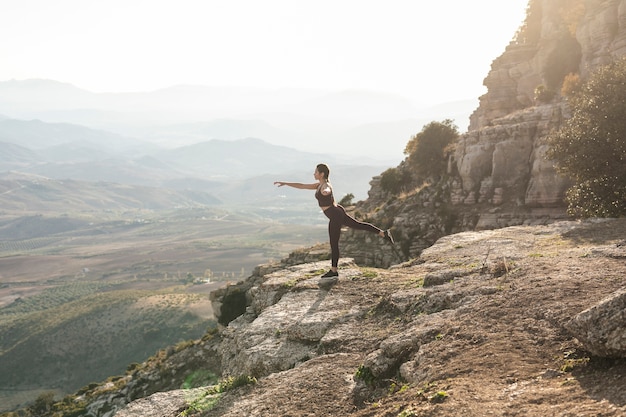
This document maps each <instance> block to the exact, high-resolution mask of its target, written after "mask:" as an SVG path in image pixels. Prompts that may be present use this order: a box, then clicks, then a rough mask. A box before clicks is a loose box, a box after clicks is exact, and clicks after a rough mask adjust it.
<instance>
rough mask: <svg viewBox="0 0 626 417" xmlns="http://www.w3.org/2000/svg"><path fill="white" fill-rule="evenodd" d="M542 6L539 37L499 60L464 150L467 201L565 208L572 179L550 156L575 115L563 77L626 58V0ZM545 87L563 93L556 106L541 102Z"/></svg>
mask: <svg viewBox="0 0 626 417" xmlns="http://www.w3.org/2000/svg"><path fill="white" fill-rule="evenodd" d="M539 3H540V7H538V9H539V10H540V13H541V26H540V34H539V36H535V37H534V38H536V40H532V39H530V40H529V39H525V38H524V37H521V38H520V37H518V39H516V40H515V41H513V42H511V43H510V44H509V46H508V47H507V48H506V50H505V52H504V53H503V54H502V55H501V56H500V57H498V58H497V59H496V60H494V61H493V63H492V66H491V70H490V72H489V74H488V75H487V77H486V78H485V80H484V85H485V86H486V87H487V89H488V91H487V93H486V94H485V95H483V96H482V97H480V105H479V107H478V109H476V111H475V112H474V113H473V114H472V116H471V118H470V127H469V130H468V132H467V133H466V134H464V135H463V136H462V137H461V140H460V144H459V146H458V148H457V150H456V153H455V156H454V158H455V162H456V168H457V171H458V175H459V176H460V182H461V184H462V196H461V198H459V199H458V200H461V201H462V202H463V203H464V204H475V203H480V202H483V201H489V202H491V203H492V204H496V205H498V204H501V203H503V202H507V201H509V202H514V203H516V204H518V205H526V206H528V207H546V206H558V205H561V206H563V197H564V192H565V190H566V189H567V188H568V185H569V184H568V181H567V180H566V179H564V178H561V177H559V176H558V175H557V174H556V172H555V170H554V168H553V164H552V162H551V161H549V160H548V159H547V158H546V156H545V155H546V145H545V137H546V135H547V134H548V133H550V131H551V130H552V129H554V128H558V127H559V126H560V125H561V124H562V123H563V121H564V120H565V118H566V117H567V114H566V112H567V109H566V106H565V105H564V103H563V101H562V98H561V97H560V94H559V92H560V88H561V82H562V79H563V77H564V76H565V75H567V73H570V72H578V73H580V75H581V77H582V78H583V79H585V78H586V77H588V76H589V74H590V73H591V72H592V71H593V70H595V69H596V68H598V66H601V65H605V64H607V63H609V62H611V61H613V60H614V59H616V58H619V57H622V56H624V55H626V0H613V1H601V0H586V1H584V2H580V4H578V5H576V4H572V5H571V7H572V9H571V10H570V11H569V12H570V16H569V17H564V13H563V12H562V10H561V9H560V8H561V6H560V5H559V4H557V2H554V1H552V0H543V1H541V2H539ZM534 38H533V39H534ZM539 86H543V87H546V88H547V89H549V90H551V91H552V92H553V93H554V94H555V98H554V99H553V100H552V102H551V103H544V104H542V103H537V102H536V100H535V98H534V96H535V89H536V88H537V87H539ZM461 201H457V202H461Z"/></svg>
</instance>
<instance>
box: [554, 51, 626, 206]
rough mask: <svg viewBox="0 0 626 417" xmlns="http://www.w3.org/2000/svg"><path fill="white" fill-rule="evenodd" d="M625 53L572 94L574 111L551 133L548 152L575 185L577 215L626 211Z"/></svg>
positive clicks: (572, 201) (570, 194)
mask: <svg viewBox="0 0 626 417" xmlns="http://www.w3.org/2000/svg"><path fill="white" fill-rule="evenodd" d="M624 97H626V59H621V60H619V61H616V62H614V63H613V64H610V65H607V66H605V67H602V68H600V69H599V70H598V71H596V72H595V73H594V74H592V75H591V76H590V77H589V79H588V80H587V82H585V83H584V84H583V85H582V87H581V88H580V89H579V90H578V91H576V92H574V93H573V94H572V95H571V96H568V103H569V105H570V107H571V112H572V117H571V118H569V119H568V120H567V121H566V122H565V123H564V124H563V126H562V127H561V128H560V129H559V130H558V131H556V132H554V133H553V134H551V135H550V136H549V137H548V141H549V144H550V149H549V152H548V156H549V157H550V158H551V159H553V160H554V161H555V163H556V168H557V170H558V171H559V172H560V173H562V174H565V175H566V176H568V177H570V178H572V179H573V181H574V185H573V186H572V187H571V188H570V189H569V190H568V191H567V193H566V200H567V203H568V212H569V213H570V214H571V215H573V216H576V217H583V218H586V217H621V216H624V215H625V214H626V169H624V164H625V163H626V100H624Z"/></svg>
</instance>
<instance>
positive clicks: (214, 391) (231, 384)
mask: <svg viewBox="0 0 626 417" xmlns="http://www.w3.org/2000/svg"><path fill="white" fill-rule="evenodd" d="M256 383H257V380H256V378H254V377H251V376H248V375H243V376H239V377H228V378H226V379H223V380H222V381H220V383H219V384H217V385H215V386H212V387H210V388H209V389H207V390H206V391H205V392H203V393H200V394H195V395H194V396H193V398H192V399H191V401H189V406H188V407H187V408H186V409H185V410H183V411H182V412H181V413H180V416H181V417H186V416H189V415H192V414H194V413H199V412H202V411H207V410H210V409H212V408H213V407H214V406H215V405H216V404H217V402H218V401H219V399H220V397H221V395H222V394H223V393H225V392H228V391H232V390H234V389H237V388H239V387H243V386H246V385H251V384H252V385H253V384H256Z"/></svg>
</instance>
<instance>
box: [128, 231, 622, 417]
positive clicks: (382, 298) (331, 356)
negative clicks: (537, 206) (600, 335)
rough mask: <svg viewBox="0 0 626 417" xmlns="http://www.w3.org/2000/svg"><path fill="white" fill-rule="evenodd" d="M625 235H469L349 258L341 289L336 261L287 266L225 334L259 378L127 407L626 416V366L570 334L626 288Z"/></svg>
mask: <svg viewBox="0 0 626 417" xmlns="http://www.w3.org/2000/svg"><path fill="white" fill-rule="evenodd" d="M625 237H626V219H624V220H610V221H595V222H585V223H580V222H561V223H555V224H553V225H548V226H532V227H523V226H519V227H509V228H504V229H499V230H493V231H482V232H466V233H460V234H456V235H451V236H447V237H445V238H443V239H441V240H439V241H438V242H437V244H435V245H434V246H432V247H431V248H429V249H427V250H426V251H425V252H424V253H423V254H422V256H421V257H420V259H419V260H416V261H414V262H411V263H407V264H405V265H399V266H396V267H393V268H390V269H388V270H382V269H371V268H360V267H358V266H356V265H354V264H353V263H350V262H349V261H347V260H344V264H343V267H342V268H341V271H340V272H341V276H340V279H339V281H338V282H337V283H336V284H335V285H334V286H332V287H331V288H329V289H320V288H319V287H318V285H317V284H318V281H319V279H318V278H317V276H318V275H317V273H319V270H320V269H321V268H324V267H327V265H326V264H327V263H325V262H319V263H311V264H306V265H301V266H297V267H293V268H291V269H289V270H287V271H282V272H280V271H279V272H275V273H273V274H270V275H268V276H266V277H265V281H264V283H263V284H262V285H261V286H260V288H257V289H256V292H255V303H253V304H252V306H251V307H250V308H249V312H248V314H246V315H245V316H246V317H241V318H239V319H237V320H236V321H235V322H233V323H231V325H230V326H229V327H228V328H227V329H225V330H224V332H223V336H222V337H223V341H222V348H221V349H222V352H221V354H222V361H223V362H224V366H225V370H226V371H227V372H228V371H229V370H230V372H231V373H232V374H245V373H248V374H254V373H256V374H257V375H258V378H257V382H256V383H255V384H248V385H245V386H243V387H240V388H237V389H233V390H230V391H228V392H226V393H225V394H222V396H221V398H220V399H219V401H217V403H216V404H214V405H213V406H212V408H210V407H208V406H206V405H205V406H202V405H201V404H202V401H201V399H203V400H206V399H207V398H209V397H206V396H204V395H205V394H203V393H204V392H206V391H203V390H202V389H201V390H199V391H194V392H193V395H192V393H191V392H189V393H188V395H186V396H185V395H184V392H177V393H171V395H169V396H168V395H163V394H161V397H158V396H153V397H150V398H147V399H143V400H139V401H137V402H135V403H132V404H130V405H129V406H128V407H127V408H126V409H124V410H121V411H119V412H118V413H117V414H116V416H118V417H129V416H140V415H141V416H176V415H180V413H181V412H182V413H183V414H184V415H201V416H204V417H212V416H294V417H295V416H348V415H349V416H355V417H356V416H359V417H365V416H372V417H373V416H390V417H391V416H393V417H395V416H401V417H409V416H467V417H472V416H520V417H521V416H524V417H546V416H572V417H573V416H576V417H583V416H604V417H609V416H615V417H617V416H626V359H624V358H613V359H609V358H600V357H596V356H593V355H591V354H590V353H589V352H588V351H587V350H586V349H585V347H584V346H583V345H582V344H581V342H579V341H578V340H577V339H576V338H574V337H573V336H572V335H571V334H570V333H569V332H568V331H567V330H566V328H565V324H566V323H568V322H569V321H570V320H571V319H572V318H573V317H574V316H576V315H577V314H578V313H580V312H581V311H583V310H585V309H587V308H589V307H592V306H594V305H596V304H598V303H599V302H600V301H602V300H603V299H605V298H606V297H608V296H610V295H612V294H614V293H615V292H616V291H618V290H619V289H621V288H624V287H625V284H626V262H625V260H626V240H625ZM279 288H282V289H283V291H282V292H281V291H278V289H279ZM270 299H271V300H273V301H272V302H269V301H268V300H270ZM228 352H230V356H229V353H228ZM228 358H230V359H228ZM229 361H230V362H229ZM190 395H192V396H193V398H190ZM203 396H204V397H203ZM177 398H178V399H177ZM205 404H206V403H205Z"/></svg>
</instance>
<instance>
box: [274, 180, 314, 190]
mask: <svg viewBox="0 0 626 417" xmlns="http://www.w3.org/2000/svg"><path fill="white" fill-rule="evenodd" d="M274 185H277V186H279V187H282V186H283V185H286V186H288V187H293V188H298V189H300V190H315V189H317V187H319V185H320V184H319V183H318V182H316V183H313V184H302V183H301V182H286V181H274Z"/></svg>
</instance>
